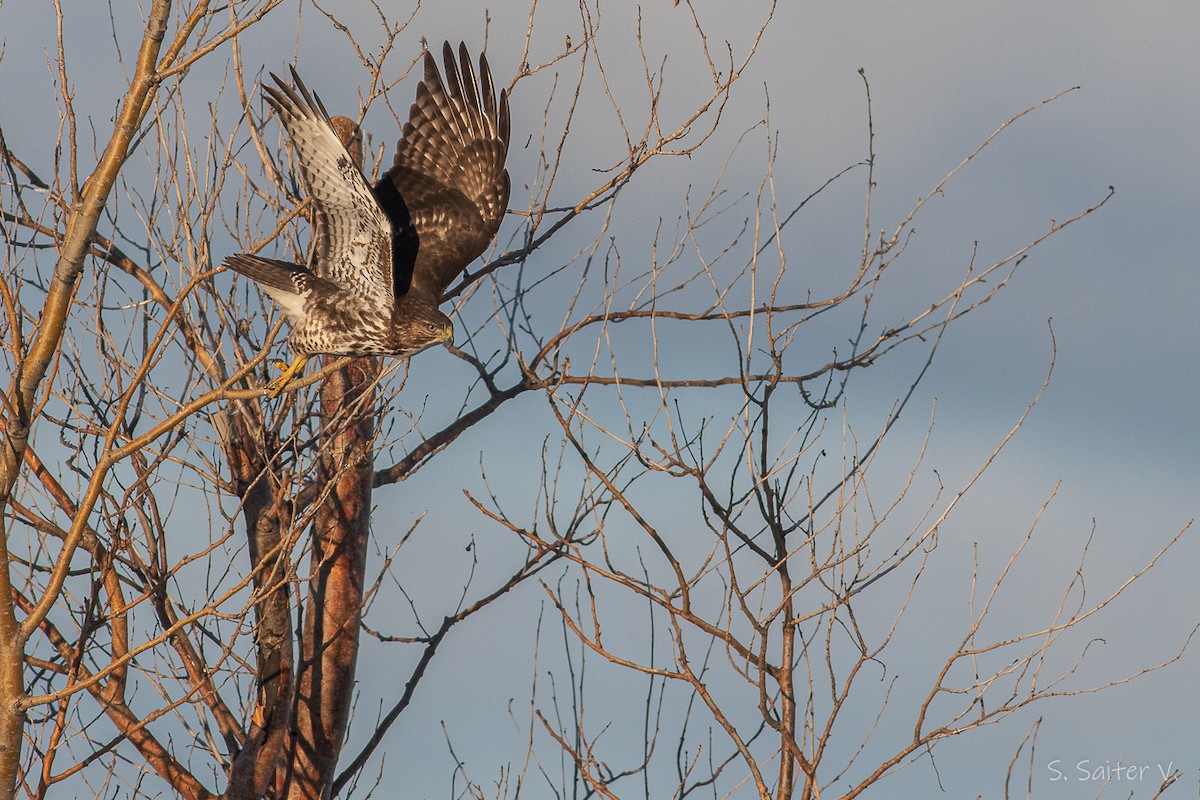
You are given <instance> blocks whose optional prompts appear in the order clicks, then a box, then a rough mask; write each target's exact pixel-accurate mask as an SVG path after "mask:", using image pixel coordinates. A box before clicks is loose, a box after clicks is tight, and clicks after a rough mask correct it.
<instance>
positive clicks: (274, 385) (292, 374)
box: [266, 356, 308, 398]
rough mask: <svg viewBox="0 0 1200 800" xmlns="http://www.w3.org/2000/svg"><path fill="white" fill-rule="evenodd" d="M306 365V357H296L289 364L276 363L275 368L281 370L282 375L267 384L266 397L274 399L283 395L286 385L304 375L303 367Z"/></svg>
mask: <svg viewBox="0 0 1200 800" xmlns="http://www.w3.org/2000/svg"><path fill="white" fill-rule="evenodd" d="M307 363H308V356H296V360H295V361H293V362H292V363H291V364H288V363H287V362H286V361H276V362H275V366H276V368H278V369H281V370H283V374H282V375H280V376H279V377H278V378H276V379H275V380H273V381H271V382H270V383H268V384H267V386H266V388H267V397H271V398H275V397H279V395H281V394H283V390H284V389H286V388H287V385H288V384H289V383H291V382H292V381H293V380H295V379H296V378H298V377H300V375H302V374H303V373H304V365H305V364H307Z"/></svg>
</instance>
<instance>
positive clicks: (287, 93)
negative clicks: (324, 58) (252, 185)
mask: <svg viewBox="0 0 1200 800" xmlns="http://www.w3.org/2000/svg"><path fill="white" fill-rule="evenodd" d="M271 77H272V78H273V79H274V81H275V84H276V85H275V86H264V87H263V93H264V94H265V95H266V98H267V102H268V103H269V104H270V105H271V107H272V108H273V109H275V111H276V113H278V114H279V119H280V121H281V122H282V123H283V127H284V128H285V129H286V130H287V133H288V139H289V141H290V142H291V144H292V149H293V151H294V152H295V155H296V162H297V164H298V166H299V172H300V179H301V182H302V183H303V186H304V191H305V193H306V194H307V195H308V197H309V199H310V200H311V204H312V225H313V251H312V257H311V262H312V263H311V264H310V267H311V269H312V272H313V274H314V275H315V276H317V277H319V278H323V279H326V280H329V281H332V282H333V283H336V284H339V285H341V286H343V287H346V288H348V289H351V290H353V291H354V292H355V293H357V294H360V295H363V296H365V297H372V298H376V299H378V300H380V301H382V302H385V303H387V304H388V305H391V303H392V302H393V292H392V287H393V278H392V248H391V238H392V237H391V234H392V229H391V224H390V223H389V221H388V217H387V215H386V214H385V213H384V211H383V209H381V208H380V207H379V203H378V202H376V200H375V197H374V195H373V194H372V192H371V187H370V185H369V184H368V183H367V181H366V179H365V178H364V177H363V175H362V172H361V171H360V170H359V168H358V166H357V165H356V164H355V163H354V160H353V159H352V158H351V157H350V154H349V153H347V152H346V148H345V146H344V145H343V144H342V142H341V140H340V139H339V138H338V136H337V134H336V133H334V130H333V127H332V123H331V122H330V120H329V113H328V112H327V111H326V110H325V106H324V104H322V103H321V100H320V98H318V97H316V95H313V94H310V93H309V91H308V89H307V88H306V87H305V85H304V82H303V81H302V80H300V76H299V75H298V74H297V73H296V70H295V69H292V81H293V84H294V86H289V85H288V84H286V83H285V82H284V81H283V80H281V79H280V78H279V77H278V76H277V75H275V74H272V75H271Z"/></svg>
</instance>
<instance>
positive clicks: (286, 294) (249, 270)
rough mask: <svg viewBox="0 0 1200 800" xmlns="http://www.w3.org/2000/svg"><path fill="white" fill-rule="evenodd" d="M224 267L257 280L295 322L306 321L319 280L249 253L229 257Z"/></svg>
mask: <svg viewBox="0 0 1200 800" xmlns="http://www.w3.org/2000/svg"><path fill="white" fill-rule="evenodd" d="M224 266H226V267H228V268H229V269H231V270H233V271H234V272H238V273H241V274H242V275H245V276H246V277H247V278H251V279H252V280H254V282H255V283H257V284H258V285H259V286H261V287H262V288H263V291H265V292H266V293H267V294H268V295H269V296H270V297H271V299H272V300H274V301H275V302H276V303H278V304H279V307H280V308H281V309H283V311H284V313H286V314H287V315H288V316H289V317H291V318H292V319H293V320H301V319H303V318H304V301H305V299H306V298H307V297H308V293H309V291H310V290H311V288H312V282H313V281H314V280H320V279H319V278H317V277H315V276H314V275H313V274H312V273H311V272H309V271H308V270H306V269H305V268H304V267H302V266H300V265H299V264H292V263H290V262H287V261H278V260H276V259H274V258H262V257H261V256H252V255H248V254H246V253H238V254H236V255H231V256H226V257H225V261H224Z"/></svg>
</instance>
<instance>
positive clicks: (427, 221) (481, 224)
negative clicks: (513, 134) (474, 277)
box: [375, 42, 509, 305]
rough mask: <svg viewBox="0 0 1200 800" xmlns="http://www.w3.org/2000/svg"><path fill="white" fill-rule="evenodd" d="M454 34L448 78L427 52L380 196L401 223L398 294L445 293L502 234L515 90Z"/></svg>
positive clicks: (446, 51)
mask: <svg viewBox="0 0 1200 800" xmlns="http://www.w3.org/2000/svg"><path fill="white" fill-rule="evenodd" d="M458 52H459V57H458V61H457V62H456V61H455V58H454V50H453V48H451V46H450V43H449V42H446V43H445V45H444V46H443V48H442V58H443V61H444V62H445V65H446V80H445V82H443V81H442V78H441V76H440V75H439V74H438V69H437V63H436V62H435V61H434V59H433V56H432V55H431V54H430V53H428V52H426V53H425V78H424V80H422V81H421V82H420V83H419V84H417V99H416V102H414V103H413V105H412V108H411V109H410V110H409V117H408V122H406V123H404V131H403V134H402V136H401V138H400V141H399V144H397V147H396V157H395V160H394V161H393V164H392V168H391V169H389V170H388V172H387V174H386V175H384V177H383V178H382V179H380V181H379V183H377V184H376V186H375V196H376V197H377V198H378V200H379V203H380V205H382V206H383V208H384V210H385V211H386V212H387V215H388V217H389V218H390V219H391V221H392V224H393V226H394V228H395V240H394V242H393V254H394V262H395V281H396V293H397V295H400V294H404V293H406V292H407V293H410V294H413V295H422V296H424V299H427V300H428V301H429V302H432V303H433V304H434V305H437V304H438V303H440V302H441V299H442V294H443V293H444V292H445V291H446V289H447V288H448V287H449V286H450V284H451V283H452V282H453V281H454V279H455V278H457V277H458V276H459V274H461V273H462V271H463V269H465V268H466V266H467V265H468V264H470V263H471V262H472V261H474V260H475V259H476V258H478V257H479V255H480V254H482V253H483V251H484V250H485V249H486V248H487V246H488V244H489V243H490V242H491V241H492V238H493V237H494V236H495V235H496V231H497V229H499V227H500V222H501V220H503V218H504V212H505V211H506V209H507V208H508V192H509V179H508V172H506V171H505V169H504V159H505V157H506V156H507V155H508V95H507V94H506V93H505V92H504V91H501V92H500V93H499V95H497V94H496V89H495V87H494V86H493V85H492V74H491V70H490V69H489V68H488V63H487V59H486V58H485V57H484V56H483V55H480V56H479V77H478V80H477V79H476V75H475V70H474V68H473V67H472V65H471V58H470V55H469V54H468V53H467V48H466V45H465V44H460V45H459V50H458Z"/></svg>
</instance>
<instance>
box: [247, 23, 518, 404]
mask: <svg viewBox="0 0 1200 800" xmlns="http://www.w3.org/2000/svg"><path fill="white" fill-rule="evenodd" d="M442 53H443V60H444V62H445V71H446V78H445V81H443V80H442V76H441V75H440V74H439V72H438V69H437V64H436V62H435V61H434V59H433V56H432V55H430V54H429V53H428V52H427V53H426V54H425V75H424V79H423V80H422V81H421V82H420V83H418V84H417V97H416V101H415V102H414V103H413V105H412V107H411V109H410V110H409V118H408V121H407V122H406V123H405V124H404V128H403V131H402V134H401V138H400V140H399V143H398V144H397V146H396V156H395V158H394V160H393V162H392V167H391V168H390V169H389V170H388V171H387V173H386V174H385V175H384V176H383V178H381V179H380V180H379V182H378V183H377V184H375V186H374V187H371V186H369V185H368V184H367V181H366V179H365V178H364V177H363V174H362V172H361V171H360V170H359V168H358V166H357V164H356V163H355V160H354V159H353V158H352V157H351V155H350V154H349V153H348V152H347V150H346V146H345V145H344V144H343V138H344V137H345V135H346V132H345V131H343V136H342V137H339V135H338V134H337V133H335V131H334V129H333V127H332V125H331V123H330V120H329V114H328V113H327V112H326V111H325V107H324V105H322V103H321V101H320V99H319V98H317V97H316V96H315V95H312V94H310V93H309V91H308V89H307V88H305V86H304V83H303V82H302V81H301V80H300V76H299V75H297V74H296V71H295V70H294V69H293V70H292V82H293V86H289V85H287V84H286V83H284V82H283V81H282V80H280V79H279V78H278V77H277V76H275V75H272V76H271V77H272V78H273V79H274V81H275V84H276V85H275V86H264V87H263V92H264V94H265V95H266V99H267V103H269V104H270V105H271V107H272V108H273V109H275V111H276V113H278V115H279V119H280V121H281V122H282V123H283V126H284V128H285V129H286V130H287V133H288V138H289V140H290V141H291V144H292V148H293V150H294V152H295V156H296V163H297V164H298V166H299V172H300V181H301V184H302V185H303V187H304V191H305V193H306V194H307V195H308V197H309V199H310V202H311V206H312V226H313V233H312V251H311V255H310V257H309V263H308V265H301V264H292V263H289V262H286V261H278V260H275V259H270V258H262V257H260V256H253V255H248V254H238V255H232V256H229V257H228V258H226V259H225V265H226V266H227V267H229V268H230V269H233V270H235V271H237V272H239V273H241V274H243V275H245V276H247V277H249V278H252V279H253V280H255V281H257V282H258V283H259V284H260V285H261V286H262V288H263V289H264V290H265V291H266V292H267V294H268V295H270V296H271V298H272V299H273V300H275V302H276V303H278V304H279V305H280V307H281V308H282V309H283V310H284V312H285V313H286V314H287V315H288V317H289V319H290V320H291V323H292V331H291V335H290V337H289V340H290V342H291V345H292V349H293V351H295V353H296V355H297V358H296V361H294V362H293V363H292V365H291V366H290V367H289V368H288V369H287V370H286V371H285V372H284V374H283V375H282V376H280V378H279V379H277V380H276V381H274V382H272V384H271V388H272V396H274V395H277V394H279V392H281V391H282V390H283V387H284V386H285V385H286V383H287V382H288V381H289V380H291V379H292V378H293V377H295V376H296V375H297V374H299V373H300V371H302V370H303V368H304V362H305V361H307V358H308V356H311V355H314V354H317V353H327V354H333V355H352V356H365V355H392V356H401V357H407V356H411V355H413V354H415V353H417V352H419V351H421V350H423V349H425V348H426V347H429V346H430V345H433V344H438V343H441V342H447V341H449V340H450V339H451V337H452V336H453V326H452V324H451V322H450V319H449V317H447V316H446V315H445V314H443V313H442V312H441V311H440V310H439V309H438V306H439V305H440V304H441V300H442V295H443V294H444V293H445V291H446V289H447V288H449V286H450V284H451V283H452V282H453V281H454V280H455V279H456V278H457V277H458V276H459V275H460V274H462V271H463V270H464V269H465V268H466V266H467V265H468V264H470V263H471V262H472V261H473V260H475V259H476V258H478V257H479V256H480V254H482V253H483V251H484V250H485V249H486V248H487V246H488V244H490V243H491V241H492V239H493V238H494V237H495V235H496V231H497V230H498V229H499V227H500V222H501V220H502V219H503V218H504V212H505V209H506V208H507V205H508V194H509V178H508V172H506V171H505V169H504V159H505V157H506V156H507V154H508V136H509V122H508V97H507V95H506V93H505V92H503V91H501V92H500V93H499V94H498V95H497V94H496V90H495V87H494V86H493V84H492V76H491V71H490V70H489V68H488V64H487V59H486V58H484V57H483V56H482V55H481V56H480V57H479V75H478V78H477V77H476V73H475V70H474V68H473V67H472V65H471V59H470V56H469V55H468V53H467V49H466V45H461V44H460V45H459V57H458V60H457V61H456V60H455V57H454V50H453V49H452V48H451V47H450V43H449V42H447V43H446V44H445V45H444V46H443V49H442Z"/></svg>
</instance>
